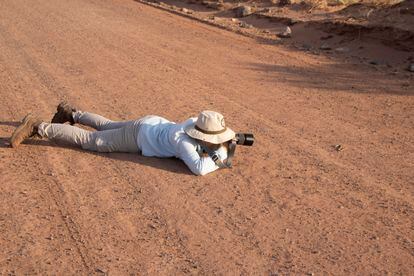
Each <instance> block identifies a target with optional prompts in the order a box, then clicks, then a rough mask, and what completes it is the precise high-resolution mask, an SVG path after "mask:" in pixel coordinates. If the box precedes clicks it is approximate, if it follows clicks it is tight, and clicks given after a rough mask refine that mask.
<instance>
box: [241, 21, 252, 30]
mask: <svg viewBox="0 0 414 276" xmlns="http://www.w3.org/2000/svg"><path fill="white" fill-rule="evenodd" d="M240 27H242V28H247V29H251V28H253V25H250V24H247V23H246V22H240Z"/></svg>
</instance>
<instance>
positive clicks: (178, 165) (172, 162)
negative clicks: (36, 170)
mask: <svg viewBox="0 0 414 276" xmlns="http://www.w3.org/2000/svg"><path fill="white" fill-rule="evenodd" d="M19 124H20V122H11V121H6V122H0V125H8V126H15V127H17V126H18V125H19ZM23 144H26V145H33V146H41V147H63V148H67V149H71V150H74V151H78V152H82V153H85V154H93V155H98V156H103V157H107V158H111V159H114V160H118V161H124V162H125V161H126V162H133V163H138V164H140V165H144V166H150V167H154V168H157V169H160V170H166V171H170V172H173V173H177V174H187V175H191V172H190V171H189V169H188V168H187V167H186V166H185V164H184V162H182V161H181V160H179V159H177V158H156V157H145V156H142V155H141V154H139V153H119V152H112V153H100V152H94V151H87V150H82V149H80V148H75V147H73V146H68V145H65V144H57V143H55V142H53V141H49V140H43V139H38V138H33V139H27V140H26V141H25V142H24V143H23ZM0 148H9V149H10V150H13V148H11V145H10V137H0Z"/></svg>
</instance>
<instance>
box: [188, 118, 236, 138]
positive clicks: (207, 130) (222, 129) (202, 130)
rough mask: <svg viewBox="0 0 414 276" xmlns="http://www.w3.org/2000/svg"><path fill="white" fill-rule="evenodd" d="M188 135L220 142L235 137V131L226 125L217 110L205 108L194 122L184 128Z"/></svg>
mask: <svg viewBox="0 0 414 276" xmlns="http://www.w3.org/2000/svg"><path fill="white" fill-rule="evenodd" d="M184 131H185V133H187V134H188V135H189V136H190V137H192V138H194V139H198V140H202V141H206V142H209V143H212V144H221V143H224V142H227V141H229V140H231V139H233V138H234V137H235V135H236V134H235V133H234V131H233V130H231V129H230V128H228V127H226V123H225V122H224V117H223V115H221V114H220V113H218V112H215V111H209V110H205V111H202V112H201V113H200V115H198V118H197V121H196V122H195V123H194V124H191V125H189V126H187V127H186V128H185V129H184Z"/></svg>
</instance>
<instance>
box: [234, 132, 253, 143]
mask: <svg viewBox="0 0 414 276" xmlns="http://www.w3.org/2000/svg"><path fill="white" fill-rule="evenodd" d="M235 140H236V144H237V145H241V146H252V145H253V143H254V136H253V134H252V133H236V137H235Z"/></svg>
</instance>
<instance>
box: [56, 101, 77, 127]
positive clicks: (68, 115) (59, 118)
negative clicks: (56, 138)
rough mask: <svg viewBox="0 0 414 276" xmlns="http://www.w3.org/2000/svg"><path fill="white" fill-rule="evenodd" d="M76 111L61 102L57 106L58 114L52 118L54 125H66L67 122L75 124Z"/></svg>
mask: <svg viewBox="0 0 414 276" xmlns="http://www.w3.org/2000/svg"><path fill="white" fill-rule="evenodd" d="M75 111H76V109H75V108H74V107H72V106H70V105H69V104H68V103H66V102H61V103H60V104H59V105H58V106H57V112H56V113H55V115H54V116H53V118H52V124H64V123H66V122H69V123H70V124H71V125H73V124H75V121H74V120H73V116H72V113H73V112H75Z"/></svg>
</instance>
